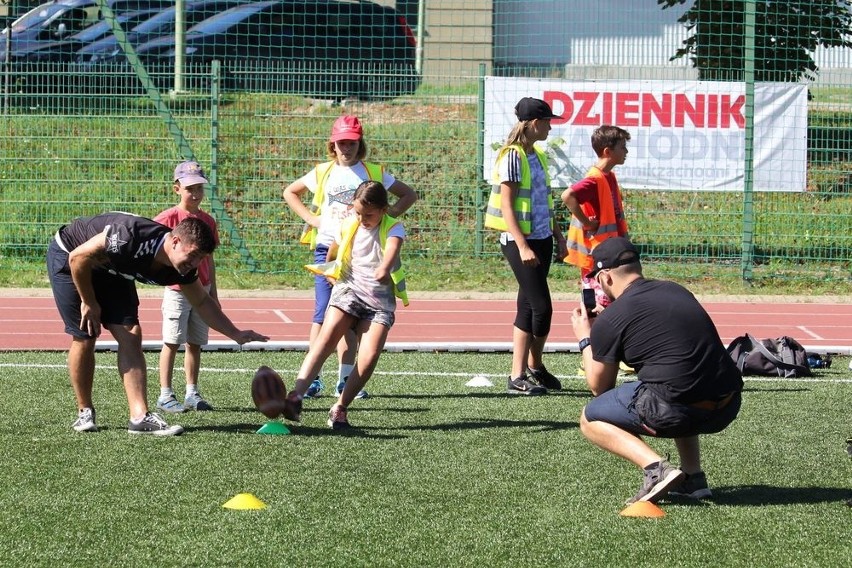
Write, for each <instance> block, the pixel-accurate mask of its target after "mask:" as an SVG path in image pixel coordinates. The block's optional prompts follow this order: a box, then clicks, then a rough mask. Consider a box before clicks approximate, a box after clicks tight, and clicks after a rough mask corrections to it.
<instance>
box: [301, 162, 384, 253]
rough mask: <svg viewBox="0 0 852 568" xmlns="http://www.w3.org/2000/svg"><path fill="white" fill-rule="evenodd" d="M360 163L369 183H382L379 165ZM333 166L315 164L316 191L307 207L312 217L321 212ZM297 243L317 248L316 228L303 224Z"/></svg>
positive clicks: (324, 163) (382, 169)
mask: <svg viewBox="0 0 852 568" xmlns="http://www.w3.org/2000/svg"><path fill="white" fill-rule="evenodd" d="M361 163H363V164H364V168H366V170H367V177H369V178H370V181H378V182H381V181H382V178H383V177H384V173H385V172H384V168H383V167H382V166H381V165H380V164H374V163H372V162H361ZM335 164H337V162H335V161H334V160H332V161H330V162H323V163H322V164H317V167H316V171H317V190H316V191H315V192H314V198H313V199H312V200H311V205H310V207H308V210H309V211H310V212H311V214H313V215H319V214H320V212H321V211H322V204H323V201H324V200H325V182H326V181H327V180H328V176H329V174H330V173H331V168H332V167H333V166H334V165H335ZM365 181H366V180H365ZM299 242H300V243H301V244H303V245H309V246H310V247H311V250H314V249H315V248H317V228H316V227H312V226H310V225H309V224H307V223H305V226H304V227H303V228H302V234H301V235H299Z"/></svg>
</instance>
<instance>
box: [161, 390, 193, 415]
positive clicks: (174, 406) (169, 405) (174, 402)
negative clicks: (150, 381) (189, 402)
mask: <svg viewBox="0 0 852 568" xmlns="http://www.w3.org/2000/svg"><path fill="white" fill-rule="evenodd" d="M157 410H162V411H163V412H168V413H170V414H180V413H181V412H184V411H185V410H186V408H185V407H184V406H183V405H182V404H181V403H179V402H178V399H176V398H175V395H173V394H170V395H168V396H161V397H160V398H158V399H157Z"/></svg>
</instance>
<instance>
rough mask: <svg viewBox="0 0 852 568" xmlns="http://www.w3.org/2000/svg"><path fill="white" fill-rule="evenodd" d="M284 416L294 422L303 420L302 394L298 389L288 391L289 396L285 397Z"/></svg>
mask: <svg viewBox="0 0 852 568" xmlns="http://www.w3.org/2000/svg"><path fill="white" fill-rule="evenodd" d="M282 414H284V418H286V419H287V420H292V421H293V422H301V421H302V395H300V394H299V393H297V392H296V391H290V392H289V393H287V398H285V399H284V412H283V413H282Z"/></svg>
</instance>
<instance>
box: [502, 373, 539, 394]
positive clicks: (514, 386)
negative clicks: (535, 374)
mask: <svg viewBox="0 0 852 568" xmlns="http://www.w3.org/2000/svg"><path fill="white" fill-rule="evenodd" d="M506 391H507V392H508V393H509V394H522V395H526V396H538V395H542V394H547V389H546V388H544V387H542V386H539V385H536V384H533V383H532V382H531V381H530V380H529V377H527V375H526V374H523V375H521V376H520V377H516V378H514V379H513V378H511V377H509V382H508V383H507V387H506Z"/></svg>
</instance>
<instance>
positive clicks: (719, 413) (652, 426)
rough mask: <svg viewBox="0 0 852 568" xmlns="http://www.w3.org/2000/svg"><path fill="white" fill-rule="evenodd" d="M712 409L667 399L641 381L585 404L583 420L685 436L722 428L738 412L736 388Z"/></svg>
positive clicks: (666, 435)
mask: <svg viewBox="0 0 852 568" xmlns="http://www.w3.org/2000/svg"><path fill="white" fill-rule="evenodd" d="M723 402H724V404H722V403H719V405H718V406H719V407H718V408H715V409H709V408H700V407H696V406H691V405H687V404H680V403H677V402H666V401H664V400H662V399H660V398H659V397H657V396H656V395H655V394H654V392H653V391H651V390H650V389H647V388H645V386H644V385H643V384H642V382H641V381H633V382H629V383H624V384H623V385H621V386H619V387H617V388H614V389H612V390H609V391H607V392H605V393H603V394H602V395H600V396H598V397H596V398H595V399H593V400H592V401H591V402H590V403H589V404H587V405H586V407H585V409H584V412H585V415H586V420H589V421H601V422H607V423H609V424H613V425H615V426H618V427H619V428H621V429H622V430H626V431H628V432H631V433H633V434H637V435H640V436H656V437H658V438H685V437H689V436H697V435H698V434H714V433H716V432H721V431H722V430H724V429H725V428H726V427H727V426H728V425H729V424H730V423H731V422H733V421H734V419H735V418H736V417H737V414H738V413H739V410H740V406H741V404H742V396H741V394H740V393H739V392H735V393H733V394H731V396H730V398H726V399H723Z"/></svg>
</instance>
